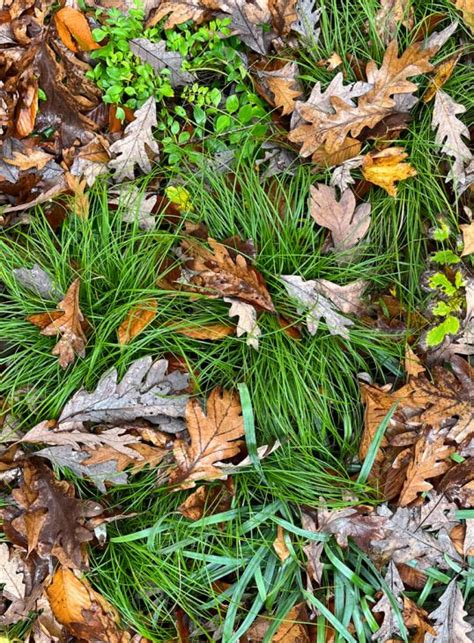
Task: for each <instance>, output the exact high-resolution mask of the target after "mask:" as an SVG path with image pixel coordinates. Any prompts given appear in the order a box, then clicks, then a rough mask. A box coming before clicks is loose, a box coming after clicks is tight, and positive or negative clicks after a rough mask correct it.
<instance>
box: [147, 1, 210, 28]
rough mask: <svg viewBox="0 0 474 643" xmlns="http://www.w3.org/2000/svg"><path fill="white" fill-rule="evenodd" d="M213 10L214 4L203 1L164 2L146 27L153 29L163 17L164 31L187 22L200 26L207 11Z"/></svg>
mask: <svg viewBox="0 0 474 643" xmlns="http://www.w3.org/2000/svg"><path fill="white" fill-rule="evenodd" d="M215 8H217V7H216V6H215V5H214V3H210V2H206V1H205V0H204V1H203V0H164V2H160V4H159V6H158V8H157V10H156V11H155V12H153V14H152V15H151V16H150V18H149V19H148V21H147V25H146V26H147V27H153V26H154V25H156V24H157V23H158V22H159V21H160V20H161V19H162V18H164V17H165V16H168V18H167V20H166V22H165V24H164V28H165V29H172V28H173V27H176V25H180V24H182V23H183V22H187V21H188V20H192V21H193V22H194V23H195V24H200V23H201V22H203V21H204V20H205V18H206V16H207V15H208V13H209V9H215Z"/></svg>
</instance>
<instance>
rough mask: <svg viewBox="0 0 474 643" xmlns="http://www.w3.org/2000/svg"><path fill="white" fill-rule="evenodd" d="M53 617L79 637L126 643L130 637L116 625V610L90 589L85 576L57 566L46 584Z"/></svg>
mask: <svg viewBox="0 0 474 643" xmlns="http://www.w3.org/2000/svg"><path fill="white" fill-rule="evenodd" d="M46 595H47V597H48V600H49V604H50V606H51V610H52V613H53V615H54V617H55V619H56V620H57V621H58V622H59V623H61V625H63V626H64V627H65V628H66V630H67V632H68V634H69V635H70V636H72V637H74V638H77V639H78V640H85V641H107V643H125V642H126V641H129V640H130V637H129V636H126V634H125V632H122V631H121V630H120V629H119V628H118V625H117V624H118V621H119V616H118V613H117V611H116V610H115V609H114V608H113V607H112V605H110V603H108V602H107V601H106V600H105V598H103V597H102V596H101V595H100V594H98V593H97V592H96V591H94V590H93V589H92V587H91V586H90V584H89V582H88V581H87V579H85V578H79V577H78V575H76V573H75V572H73V571H72V570H70V569H67V568H65V567H59V568H58V569H57V570H56V572H55V573H54V576H53V578H52V581H51V584H50V585H49V586H48V587H47V588H46Z"/></svg>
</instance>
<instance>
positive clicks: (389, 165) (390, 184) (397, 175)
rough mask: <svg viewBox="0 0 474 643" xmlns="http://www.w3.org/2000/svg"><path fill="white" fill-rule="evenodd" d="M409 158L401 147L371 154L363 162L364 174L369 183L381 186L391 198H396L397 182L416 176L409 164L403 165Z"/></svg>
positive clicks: (388, 148)
mask: <svg viewBox="0 0 474 643" xmlns="http://www.w3.org/2000/svg"><path fill="white" fill-rule="evenodd" d="M407 156H408V154H407V153H406V152H404V151H403V148H401V147H387V148H386V149H384V150H382V151H381V152H369V153H368V154H367V155H366V156H365V157H364V160H363V162H362V174H363V175H364V178H365V179H366V180H367V181H370V183H373V184H374V185H379V186H380V187H382V188H383V189H384V190H385V191H386V192H387V193H388V194H390V196H396V195H397V188H396V187H395V181H403V180H404V179H407V178H409V177H410V176H416V170H415V169H414V168H413V167H412V166H411V165H410V164H409V163H403V159H405V158H406V157H407Z"/></svg>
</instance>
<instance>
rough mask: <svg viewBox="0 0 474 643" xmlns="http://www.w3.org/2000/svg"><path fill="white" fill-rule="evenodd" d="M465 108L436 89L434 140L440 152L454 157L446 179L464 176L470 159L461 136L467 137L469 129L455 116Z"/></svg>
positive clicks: (469, 151)
mask: <svg viewBox="0 0 474 643" xmlns="http://www.w3.org/2000/svg"><path fill="white" fill-rule="evenodd" d="M465 111H466V108H465V107H464V105H461V104H460V103H456V102H455V101H454V100H453V99H452V98H451V97H450V96H448V94H446V92H444V91H443V90H441V89H440V90H438V91H437V92H436V96H435V102H434V109H433V120H432V127H433V129H435V130H436V137H435V141H436V144H437V145H439V146H440V148H441V152H442V153H443V154H447V155H448V156H451V157H452V158H453V159H454V166H453V168H452V171H451V174H449V175H448V178H447V180H449V179H450V178H454V179H455V180H456V181H457V180H458V179H459V178H462V177H463V176H464V166H465V165H466V164H467V163H469V161H470V160H471V159H472V153H471V150H470V149H469V148H468V146H467V145H466V144H465V143H464V141H463V137H466V138H467V139H469V130H468V128H467V126H466V125H464V123H463V122H462V121H461V120H459V118H457V115H458V114H464V112H465Z"/></svg>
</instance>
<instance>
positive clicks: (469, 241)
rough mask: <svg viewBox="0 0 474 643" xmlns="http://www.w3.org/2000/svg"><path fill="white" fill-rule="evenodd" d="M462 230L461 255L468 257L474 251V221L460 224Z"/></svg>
mask: <svg viewBox="0 0 474 643" xmlns="http://www.w3.org/2000/svg"><path fill="white" fill-rule="evenodd" d="M459 227H460V228H461V232H462V241H463V249H462V253H461V257H467V256H468V255H470V254H472V253H473V252H474V221H471V222H470V223H463V224H461V225H460V226H459Z"/></svg>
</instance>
